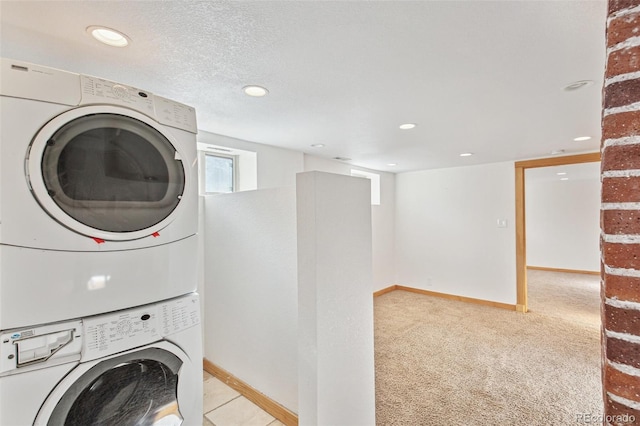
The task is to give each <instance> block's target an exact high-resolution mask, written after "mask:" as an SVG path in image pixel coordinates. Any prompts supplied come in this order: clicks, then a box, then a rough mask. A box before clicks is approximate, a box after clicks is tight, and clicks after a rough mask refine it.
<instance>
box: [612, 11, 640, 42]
mask: <svg viewBox="0 0 640 426" xmlns="http://www.w3.org/2000/svg"><path fill="white" fill-rule="evenodd" d="M638 36H640V12H636V13H630V14H628V15H623V16H620V17H619V18H616V19H614V20H612V21H611V23H610V24H609V27H608V28H607V47H611V46H614V45H616V44H618V43H621V42H623V41H626V40H627V39H630V38H631V37H638Z"/></svg>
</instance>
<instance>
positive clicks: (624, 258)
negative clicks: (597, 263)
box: [602, 243, 640, 269]
mask: <svg viewBox="0 0 640 426" xmlns="http://www.w3.org/2000/svg"><path fill="white" fill-rule="evenodd" d="M602 255H603V258H604V263H605V264H606V265H608V266H611V267H613V268H625V269H640V245H638V244H620V243H603V244H602Z"/></svg>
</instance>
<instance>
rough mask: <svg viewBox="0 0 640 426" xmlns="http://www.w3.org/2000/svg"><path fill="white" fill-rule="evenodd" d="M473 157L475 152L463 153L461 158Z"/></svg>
mask: <svg viewBox="0 0 640 426" xmlns="http://www.w3.org/2000/svg"><path fill="white" fill-rule="evenodd" d="M472 155H473V152H463V153H462V154H460V157H471V156H472Z"/></svg>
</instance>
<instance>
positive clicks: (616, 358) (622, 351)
mask: <svg viewBox="0 0 640 426" xmlns="http://www.w3.org/2000/svg"><path fill="white" fill-rule="evenodd" d="M606 351H607V359H609V360H610V361H613V362H617V363H618V364H626V365H630V366H632V367H635V368H640V345H638V344H636V343H631V342H626V341H624V340H620V339H616V338H615V337H607V342H606ZM638 418H639V419H640V417H638Z"/></svg>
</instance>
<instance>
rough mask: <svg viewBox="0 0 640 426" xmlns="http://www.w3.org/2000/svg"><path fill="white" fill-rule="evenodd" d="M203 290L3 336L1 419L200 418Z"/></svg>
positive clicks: (160, 421) (108, 421) (170, 421)
mask: <svg viewBox="0 0 640 426" xmlns="http://www.w3.org/2000/svg"><path fill="white" fill-rule="evenodd" d="M200 332H201V331H200V317H199V301H198V295H197V294H195V293H192V294H190V295H187V296H183V297H180V298H176V299H172V300H169V301H165V302H161V303H156V304H151V305H146V306H141V307H137V308H132V309H127V310H123V311H119V312H113V313H110V314H106V315H98V316H92V317H88V318H84V319H78V320H73V321H66V322H60V323H55V324H50V325H45V326H39V327H33V328H26V329H15V330H10V331H7V332H5V333H3V334H2V335H1V337H0V338H1V339H2V340H1V341H0V425H3V426H5V425H6V426H20V425H50V426H59V425H90V424H91V425H126V424H129V425H133V424H135V425H185V426H190V425H201V424H202V397H203V395H202V344H201V338H200Z"/></svg>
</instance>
